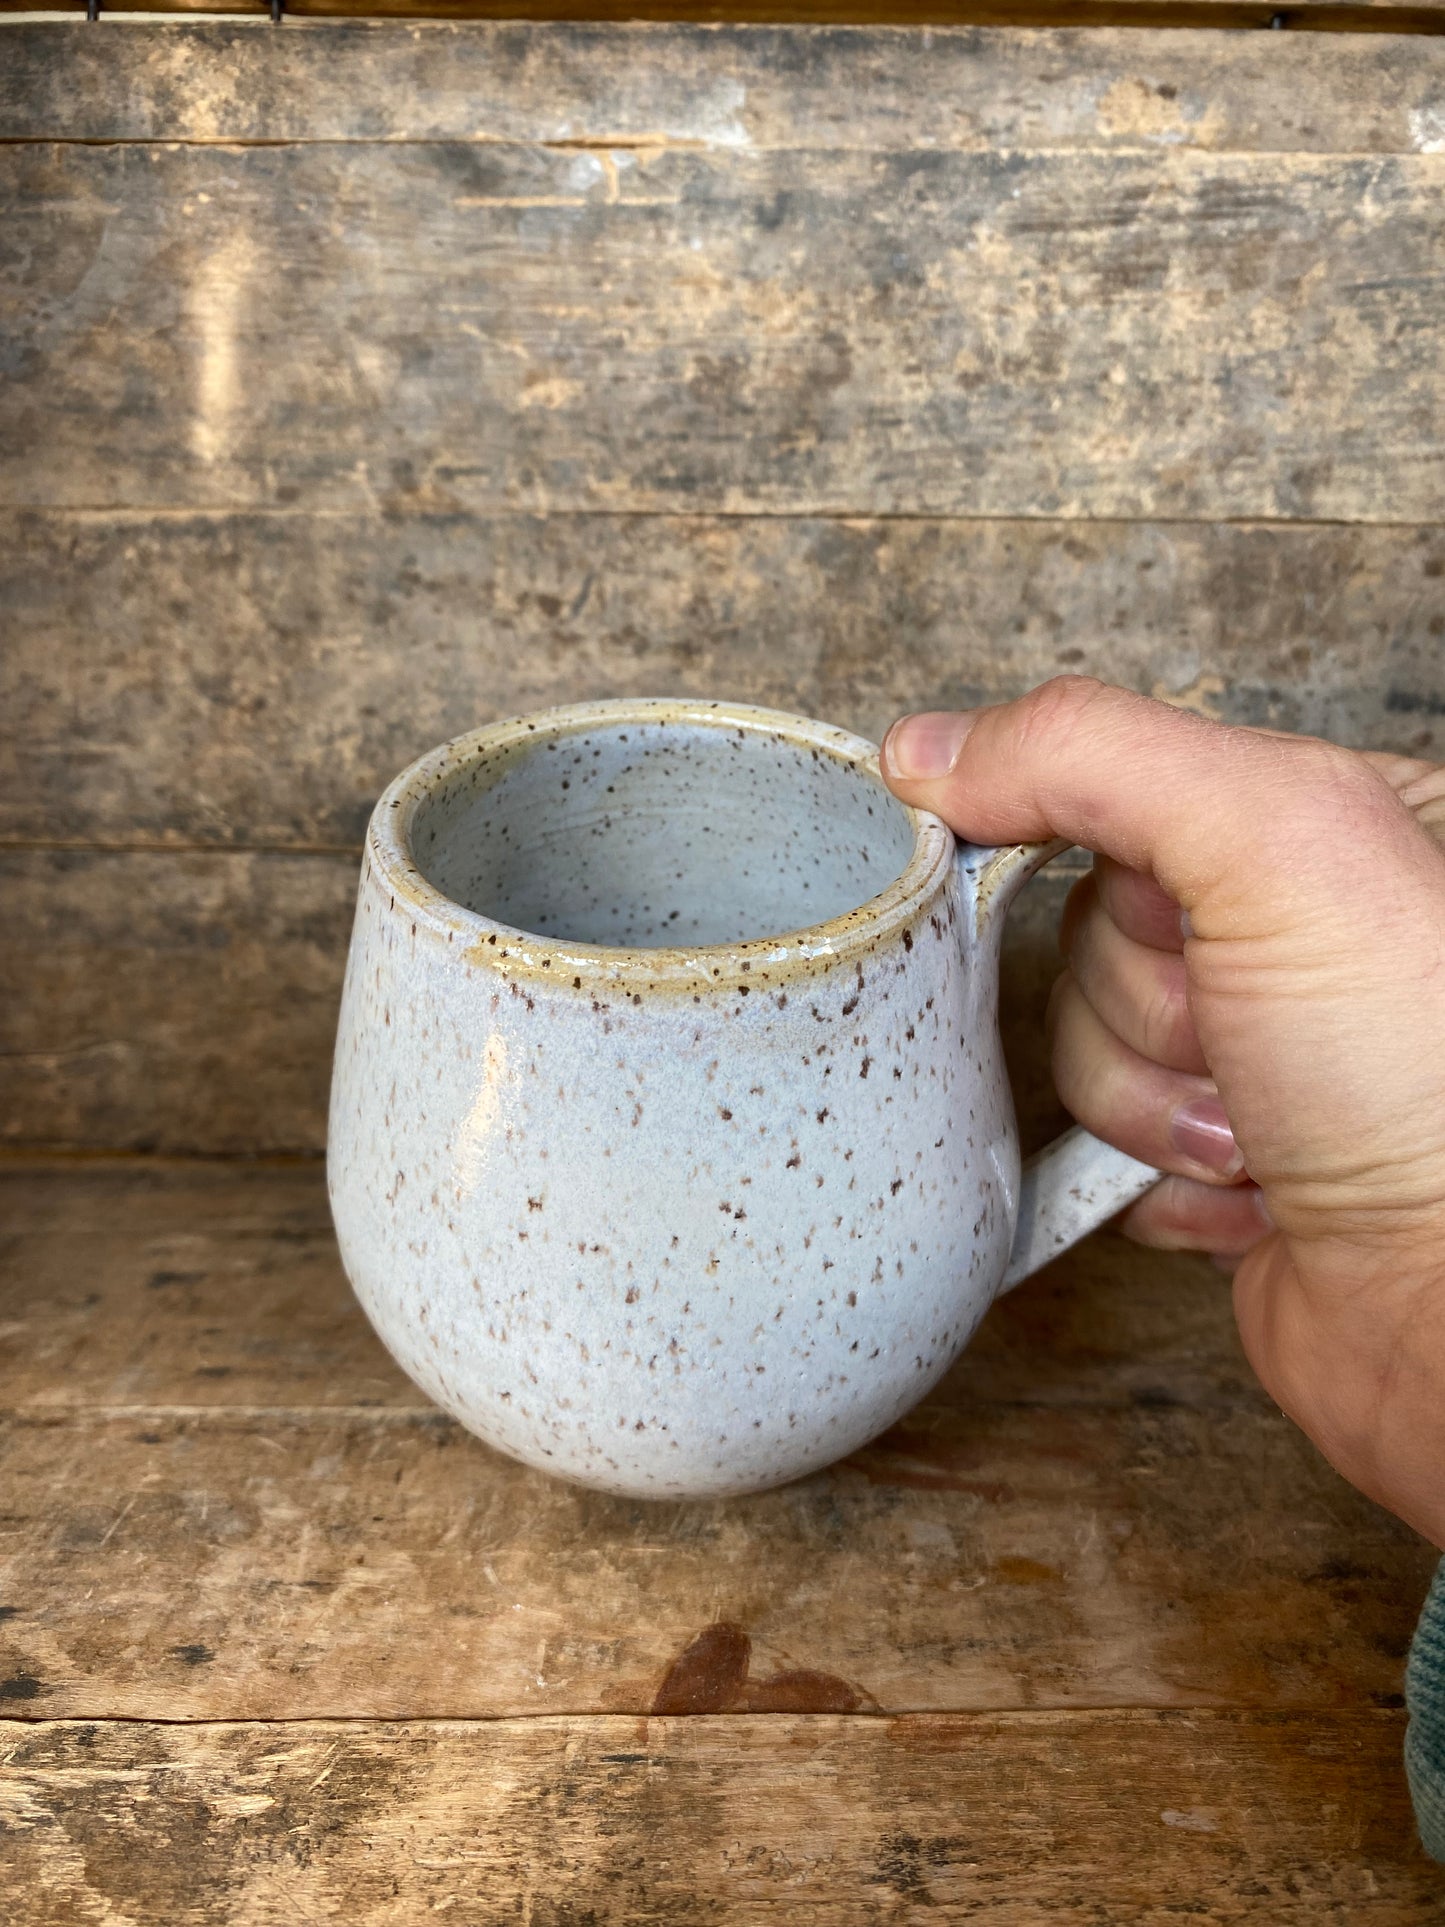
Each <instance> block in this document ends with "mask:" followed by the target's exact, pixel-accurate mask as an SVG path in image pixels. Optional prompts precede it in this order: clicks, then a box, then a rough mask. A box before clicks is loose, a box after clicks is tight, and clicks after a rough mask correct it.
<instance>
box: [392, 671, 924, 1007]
mask: <svg viewBox="0 0 1445 1927" xmlns="http://www.w3.org/2000/svg"><path fill="white" fill-rule="evenodd" d="M668 722H677V723H687V724H691V725H694V726H701V727H704V728H707V727H713V728H726V729H742V730H746V731H748V732H749V733H750V734H754V735H759V736H771V737H775V738H778V739H780V740H782V741H785V742H789V743H792V744H795V745H797V746H798V747H801V748H806V749H816V750H819V751H821V752H823V753H824V754H825V755H828V756H830V757H831V758H833V760H834V761H836V762H839V763H842V764H844V765H845V766H847V767H849V768H852V769H856V770H859V771H861V772H862V773H863V774H864V775H865V776H867V777H869V778H871V780H872V781H873V782H874V783H876V785H877V786H878V788H879V790H880V791H881V793H882V794H883V795H884V796H885V797H886V798H887V799H888V801H889V803H890V804H891V805H893V806H894V807H896V808H897V809H900V810H902V811H903V812H904V813H905V815H906V816H907V818H908V822H909V826H910V828H911V829H912V831H913V849H912V852H911V854H910V856H909V859H908V862H907V863H906V864H905V865H904V867H903V868H902V870H900V871H899V873H898V874H897V875H896V876H895V877H894V878H893V879H892V881H891V882H890V883H889V884H888V885H887V886H886V888H884V889H883V890H880V891H878V892H877V893H876V894H875V895H874V896H871V897H869V898H867V899H866V900H865V901H864V902H862V903H860V904H858V905H856V906H855V907H854V908H853V909H851V910H846V911H843V912H842V913H841V914H840V915H838V916H835V917H830V918H828V919H827V920H826V921H824V922H821V923H814V924H809V925H806V926H804V927H802V928H800V929H797V930H789V931H784V932H781V933H779V934H778V935H777V936H765V937H750V938H747V939H745V940H743V941H738V942H733V943H721V944H691V945H685V946H673V945H669V946H658V947H657V948H655V949H648V948H643V947H641V946H635V947H634V946H624V945H612V944H597V943H584V942H580V941H573V940H571V939H569V938H563V937H546V936H540V935H538V934H537V933H536V932H534V931H527V930H519V929H517V928H516V927H515V926H513V925H511V924H506V923H502V922H501V921H499V920H498V919H497V918H494V917H489V916H486V915H485V914H483V912H481V911H479V910H472V909H470V908H469V907H468V906H467V905H466V904H462V903H458V902H457V901H456V900H455V898H452V897H449V896H447V895H446V894H445V893H444V892H443V891H441V890H439V889H438V888H437V887H436V885H435V884H433V883H431V882H430V881H429V880H428V879H427V878H426V877H425V876H424V875H423V873H422V871H421V870H420V869H419V868H418V866H417V864H416V861H415V859H414V857H413V855H412V848H411V832H412V828H413V825H414V823H415V819H416V814H417V811H418V810H419V809H420V808H421V806H422V805H423V804H424V803H425V802H427V801H429V800H430V798H431V796H432V795H433V794H434V792H435V791H436V789H437V787H438V786H439V785H440V783H441V782H442V781H444V780H445V778H446V777H447V776H449V775H451V774H453V773H455V771H456V770H457V769H458V768H459V767H463V766H465V765H467V764H470V763H474V762H476V761H477V760H478V758H479V757H480V756H482V755H484V754H491V753H495V752H496V751H498V750H504V749H509V748H513V747H515V746H518V745H520V744H522V743H525V742H528V741H546V740H548V739H549V738H558V737H564V736H570V735H575V734H579V733H581V732H583V731H585V730H588V729H593V728H596V727H597V726H598V725H599V724H603V725H612V726H621V725H625V724H627V723H634V724H638V725H643V724H658V723H668ZM954 849H955V844H954V838H953V833H952V831H951V830H950V829H949V828H948V826H947V824H945V823H944V822H943V821H942V819H941V818H939V817H937V816H934V815H933V814H932V813H931V812H929V811H927V810H918V809H914V808H913V807H912V805H910V804H907V803H904V802H903V801H902V800H901V799H900V798H899V797H896V796H895V795H894V794H893V792H892V791H891V790H890V789H888V787H887V785H886V784H885V783H884V782H883V778H882V774H881V772H880V770H879V766H878V746H877V745H876V744H874V743H870V742H869V741H868V740H867V738H866V737H863V736H856V735H854V734H853V733H852V732H851V731H849V730H844V729H837V728H835V727H834V726H833V725H832V724H830V723H822V722H817V721H814V720H812V719H810V718H808V717H804V716H795V715H792V714H791V713H790V712H788V711H787V710H781V709H763V708H759V707H757V706H755V705H753V704H750V703H732V702H709V701H691V700H685V699H682V700H679V699H672V698H667V697H611V698H607V699H604V700H602V701H599V702H587V703H568V704H563V705H560V706H558V707H556V708H551V709H542V710H533V711H530V712H528V713H526V714H522V715H517V716H509V717H506V718H504V719H503V720H501V721H499V722H495V723H488V724H485V725H484V726H483V727H482V728H481V729H475V730H469V731H467V732H466V733H465V734H464V735H461V736H455V737H453V738H452V739H451V740H450V741H449V742H446V743H441V744H438V746H437V747H436V748H435V749H431V750H428V751H427V752H426V754H425V755H423V756H419V757H418V758H417V759H416V761H415V762H413V763H410V764H408V765H407V767H406V768H405V769H404V770H402V771H401V773H400V774H399V775H398V776H396V777H395V778H394V779H393V780H392V782H390V783H389V784H388V785H387V787H386V789H385V790H384V791H383V792H382V794H381V796H380V798H379V799H378V801H377V804H376V807H375V809H374V810H373V811H372V815H371V821H370V824H369V826H368V829H367V838H366V858H367V866H368V868H369V870H370V871H371V873H372V874H373V875H374V876H375V877H376V878H377V880H378V882H379V883H380V884H381V885H382V886H383V887H384V889H385V890H386V891H387V892H388V893H389V894H390V896H391V898H392V902H393V907H395V906H396V905H401V904H404V905H405V906H406V908H407V910H408V911H409V912H410V914H411V917H412V920H413V928H414V929H416V930H423V929H424V930H426V931H427V932H429V933H430V934H431V935H433V936H435V937H437V938H440V939H441V940H442V941H443V942H445V943H447V944H448V945H450V946H452V947H453V948H454V949H455V947H456V946H457V945H458V944H460V945H461V946H462V955H463V957H464V958H465V959H466V960H467V961H469V962H473V963H479V964H486V965H488V966H493V967H498V968H500V969H502V970H503V971H504V972H505V974H507V975H509V976H522V977H527V978H533V979H535V980H537V981H539V982H543V983H547V984H550V985H551V986H554V987H556V988H557V989H559V990H561V989H564V988H566V989H568V990H569V991H571V992H573V993H576V992H577V991H579V990H585V989H587V988H588V987H589V986H591V987H593V988H595V987H596V986H597V985H598V984H600V983H612V984H625V985H627V986H628V987H630V988H634V989H639V990H640V989H642V988H647V989H650V990H654V991H655V990H662V989H667V988H675V989H685V990H690V991H692V992H693V993H694V994H695V995H700V994H701V992H702V991H703V990H706V989H712V990H722V989H726V990H734V991H736V990H741V991H742V992H743V993H744V994H746V993H747V992H749V991H751V990H759V991H761V990H763V989H764V988H766V989H768V990H775V989H777V988H778V987H779V986H780V985H781V984H783V983H784V982H786V981H787V979H789V978H791V977H797V976H800V975H807V976H813V975H817V974H819V973H820V972H821V971H825V970H831V969H833V968H835V967H837V966H838V965H840V964H847V963H852V962H855V961H856V960H857V959H858V958H859V957H861V956H863V955H865V954H866V953H867V952H868V951H870V950H876V949H877V948H878V946H879V945H880V944H881V943H883V942H885V941H886V940H887V939H888V938H890V937H892V936H895V935H898V934H899V933H901V932H902V931H903V930H904V929H905V928H906V927H908V926H909V925H911V924H912V923H914V922H915V921H916V920H917V919H918V918H919V916H920V915H921V914H922V913H923V912H924V911H925V909H926V906H927V905H928V904H929V903H930V902H931V901H932V900H933V898H934V896H935V894H936V893H937V891H938V888H939V886H940V884H941V883H942V882H943V881H944V880H945V879H946V877H947V875H948V873H949V870H950V867H951V864H952V860H953V854H954ZM574 980H575V981H574Z"/></svg>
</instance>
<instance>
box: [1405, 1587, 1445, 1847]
mask: <svg viewBox="0 0 1445 1927" xmlns="http://www.w3.org/2000/svg"><path fill="white" fill-rule="evenodd" d="M1405 1704H1406V1706H1407V1707H1408V1708H1409V1710H1410V1724H1409V1726H1408V1728H1407V1729H1406V1732H1405V1771H1406V1773H1407V1774H1408V1775H1409V1777H1410V1797H1411V1799H1412V1800H1413V1801H1414V1802H1415V1819H1416V1822H1417V1823H1418V1825H1419V1828H1420V1838H1421V1839H1422V1840H1423V1841H1424V1843H1425V1851H1426V1853H1428V1854H1429V1855H1430V1856H1431V1858H1432V1859H1435V1860H1445V1560H1442V1562H1441V1563H1440V1565H1439V1566H1438V1567H1437V1568H1436V1571H1435V1578H1434V1582H1433V1583H1432V1585H1431V1587H1430V1592H1429V1596H1428V1597H1427V1599H1426V1601H1425V1610H1424V1611H1423V1612H1422V1613H1421V1615H1420V1624H1419V1625H1418V1626H1417V1627H1416V1628H1415V1639H1414V1643H1413V1644H1412V1645H1411V1647H1410V1660H1409V1664H1408V1665H1407V1666H1406V1668H1405Z"/></svg>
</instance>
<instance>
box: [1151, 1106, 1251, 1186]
mask: <svg viewBox="0 0 1445 1927" xmlns="http://www.w3.org/2000/svg"><path fill="white" fill-rule="evenodd" d="M1169 1137H1170V1141H1171V1142H1172V1144H1173V1146H1174V1148H1175V1150H1176V1151H1182V1152H1183V1153H1184V1155H1185V1157H1187V1158H1193V1160H1194V1162H1195V1163H1196V1164H1202V1165H1203V1166H1204V1168H1205V1170H1206V1171H1213V1172H1215V1173H1216V1174H1217V1175H1218V1176H1219V1177H1221V1178H1237V1177H1238V1176H1239V1174H1240V1172H1241V1171H1242V1170H1243V1169H1244V1153H1243V1152H1242V1151H1241V1150H1240V1148H1239V1146H1238V1145H1237V1144H1236V1143H1235V1141H1234V1132H1233V1131H1232V1130H1231V1129H1230V1128H1229V1118H1228V1116H1227V1115H1226V1113H1225V1109H1224V1106H1223V1105H1222V1104H1221V1103H1220V1101H1219V1099H1218V1098H1217V1097H1194V1098H1191V1099H1190V1101H1189V1102H1188V1103H1187V1104H1181V1105H1180V1107H1179V1109H1178V1110H1177V1111H1176V1112H1175V1113H1174V1119H1173V1122H1172V1123H1171V1124H1170V1127H1169Z"/></svg>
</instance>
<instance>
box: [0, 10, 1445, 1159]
mask: <svg viewBox="0 0 1445 1927" xmlns="http://www.w3.org/2000/svg"><path fill="white" fill-rule="evenodd" d="M0 35H3V49H0V50H3V56H4V57H3V58H0V339H3V355H4V365H5V372H6V375H7V380H6V382H5V385H4V387H3V389H0V620H3V624H4V642H5V646H4V650H3V655H0V717H3V719H4V723H3V736H0V869H3V872H4V876H5V885H6V889H5V900H6V905H7V914H6V916H5V918H4V919H3V923H0V1051H3V1053H4V1057H3V1060H0V1061H3V1066H4V1069H3V1092H0V1133H3V1137H4V1139H5V1141H8V1142H9V1143H11V1144H15V1145H32V1146H36V1145H38V1146H60V1147H69V1146H85V1147H92V1148H130V1149H162V1150H178V1151H202V1152H232V1153H234V1152H242V1153H246V1152H278V1151H299V1152H314V1151H316V1150H318V1149H319V1148H320V1146H321V1143H322V1132H323V1126H324V1106H325V1091H326V1080H327V1070H328V1060H329V1050H330V1041H331V1032H332V1025H333V1022H334V1006H335V998H336V994H337V988H338V985H339V978H340V967H341V962H342V957H343V952H344V946H345V940H346V929H347V922H348V914H349V900H350V896H351V892H352V887H353V874H354V868H355V862H356V851H357V846H358V839H359V836H360V833H361V829H362V825H363V823H364V820H365V816H366V811H367V807H368V804H369V801H370V799H371V798H372V797H373V796H374V795H375V794H376V792H377V790H378V789H379V787H380V786H381V785H382V783H383V782H384V781H385V780H386V779H387V777H388V776H390V775H391V774H392V773H393V772H394V771H395V769H396V768H398V767H399V766H400V765H401V764H402V763H403V762H405V761H406V760H408V759H409V758H410V757H411V756H412V755H413V754H415V753H416V752H418V751H419V750H421V749H423V748H425V747H426V746H428V745H429V744H431V743H433V742H435V741H437V740H438V739H440V738H442V737H444V736H446V735H448V734H451V733H454V732H456V731H458V730H461V729H464V728H467V727H471V726H473V725H475V724H477V723H479V722H481V721H484V720H486V719H488V718H491V717H495V716H498V715H502V714H505V713H508V712H510V711H513V710H515V709H517V708H519V707H525V706H533V705H536V704H541V703H546V702H551V701H559V700H571V699H577V698H581V697H586V696H594V695H604V694H614V693H626V692H637V693H643V692H647V693H670V692H678V693H706V694H715V695H726V696H734V697H740V698H745V699H748V700H754V701H763V702H770V703H777V704H781V705H784V706H788V707H794V708H797V709H800V710H803V711H806V712H810V713H814V714H819V715H823V716H826V717H828V718H830V719H833V720H836V721H839V722H843V723H847V724H851V725H853V726H855V727H860V728H862V729H864V730H867V731H869V732H872V733H875V734H876V733H877V732H879V731H880V730H881V729H882V728H883V727H884V726H885V725H886V723H887V721H888V719H889V717H890V716H891V715H892V714H894V713H895V712H897V711H898V710H900V709H902V708H906V707H909V706H911V705H916V704H934V703H938V702H976V701H980V700H987V699H990V698H994V697H997V696H1003V695H1007V694H1009V693H1011V692H1013V691H1016V690H1018V689H1020V688H1022V687H1025V686H1027V685H1028V684H1029V683H1031V682H1033V681H1035V680H1037V679H1039V678H1041V677H1043V676H1045V675H1048V674H1049V673H1051V672H1053V671H1054V670H1055V669H1058V668H1064V667H1067V668H1085V669H1092V670H1095V671H1097V672H1099V673H1101V674H1105V675H1108V676H1111V677H1113V678H1116V679H1118V680H1121V681H1124V682H1126V683H1129V684H1132V685H1134V686H1136V687H1139V688H1142V689H1146V690H1156V691H1158V692H1159V693H1161V694H1164V695H1167V696H1170V697H1171V698H1172V699H1174V700H1177V701H1181V702H1185V703H1188V704H1191V705H1193V706H1196V707H1198V708H1201V709H1203V710H1205V711H1206V712H1208V713H1211V714H1217V715H1220V716H1224V717H1228V718H1234V719H1238V720H1244V721H1258V722H1268V723H1273V724H1277V725H1281V726H1284V727H1287V728H1305V729H1313V730H1319V731H1322V732H1324V733H1327V734H1330V735H1332V736H1335V737H1338V738H1339V739H1341V740H1348V741H1356V742H1360V743H1363V744H1373V745H1386V744H1389V745H1398V746H1404V747H1407V748H1413V749H1415V750H1418V751H1419V752H1421V753H1424V754H1442V755H1445V530H1442V527H1441V523H1442V515H1445V335H1442V328H1441V322H1440V316H1441V313H1442V301H1441V289H1442V277H1445V221H1442V216H1441V209H1442V206H1445V105H1442V103H1445V46H1441V45H1440V44H1438V43H1437V42H1436V41H1433V40H1429V39H1419V38H1416V39H1402V38H1394V37H1389V36H1384V37H1381V36H1362V37H1342V36H1328V37H1327V36H1292V35H1279V34H1275V35H1268V36H1266V35H1248V34H1224V33H1220V34H1212V33H1200V34H1163V33H1160V34H1154V33H1149V32H1122V31H1121V32H1107V31H1106V32H1094V33H1071V32H1058V31H1042V32H1036V33H1018V32H1012V33H995V32H989V31H981V30H972V29H954V30H948V31H937V32H931V33H928V34H922V33H918V32H908V31H891V30H887V29H869V30H852V29H847V28H797V27H793V28H740V27H733V28H718V29H712V28H694V27H686V26H669V27H656V28H625V27H598V26H585V25H578V26H569V27H552V28H547V27H539V26H536V25H528V24H482V23H473V24H469V25H465V26H452V25H446V24H440V23H433V24H426V25H421V24H414V25H410V26H400V25H383V24H363V23H357V22H351V23H333V24H329V25H325V26H320V25H317V26H312V27H305V26H294V27H291V26H288V27H287V28H286V29H284V30H283V31H280V32H273V31H271V30H270V29H269V28H265V29H263V28H262V27H260V26H258V25H253V24H250V23H235V24H229V25H228V24H194V25H166V26H164V27H161V26H155V27H151V26H144V25H125V24H115V25H112V26H109V27H107V28H106V30H105V31H104V33H100V32H99V31H95V32H92V31H90V30H88V29H85V28H83V27H80V26H76V25H72V24H60V23H50V24H15V25H11V26H5V27H0ZM1058 894H1059V888H1058V886H1057V885H1055V886H1054V887H1053V891H1052V899H1053V901H1055V902H1056V900H1057V896H1058ZM1051 914H1052V908H1051V903H1050V900H1049V897H1048V893H1047V892H1045V894H1044V896H1042V897H1041V898H1040V899H1039V900H1038V902H1037V903H1036V905H1035V907H1034V909H1033V911H1032V913H1031V915H1030V916H1028V917H1026V918H1025V920H1024V922H1023V924H1022V925H1021V929H1020V934H1019V936H1018V938H1017V940H1016V942H1015V947H1014V957H1015V974H1016V978H1017V986H1016V994H1015V1003H1014V1010H1015V1025H1016V1028H1017V1029H1018V1031H1019V1033H1020V1035H1022V1034H1023V1033H1024V1031H1025V1030H1027V1029H1028V1028H1029V1021H1028V1020H1029V1019H1030V1017H1031V1016H1035V1015H1036V1011H1037V999H1038V996H1039V995H1040V994H1041V991H1042V985H1043V983H1044V981H1045V977H1046V942H1045V931H1046V926H1047V923H1048V920H1049V916H1050V915H1051ZM1024 1057H1025V1079H1026V1083H1027V1082H1028V1081H1029V1080H1030V1079H1032V1083H1031V1084H1030V1088H1037V1087H1038V1061H1037V1060H1038V1052H1037V1047H1036V1045H1035V1046H1034V1047H1033V1049H1032V1052H1031V1054H1030V1053H1029V1052H1027V1051H1026V1052H1025V1053H1024ZM1030 1066H1031V1067H1032V1068H1031V1069H1030ZM1035 1109H1036V1111H1037V1115H1038V1118H1039V1120H1040V1123H1042V1121H1043V1120H1044V1116H1045V1112H1046V1110H1047V1103H1046V1100H1045V1099H1044V1098H1043V1096H1042V1095H1040V1096H1039V1097H1038V1098H1037V1100H1036V1104H1035Z"/></svg>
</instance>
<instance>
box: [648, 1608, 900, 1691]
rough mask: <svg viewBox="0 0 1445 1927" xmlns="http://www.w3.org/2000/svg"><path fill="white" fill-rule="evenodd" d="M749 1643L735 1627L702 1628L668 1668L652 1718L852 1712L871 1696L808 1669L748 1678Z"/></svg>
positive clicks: (719, 1623)
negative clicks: (717, 1714)
mask: <svg viewBox="0 0 1445 1927" xmlns="http://www.w3.org/2000/svg"><path fill="white" fill-rule="evenodd" d="M752 1650H753V1643H752V1640H751V1639H750V1638H749V1637H748V1635H747V1633H746V1632H745V1631H744V1630H743V1628H742V1627H741V1626H738V1625H735V1624H734V1623H733V1622H732V1621H731V1620H719V1621H717V1622H716V1624H714V1625H711V1626H704V1627H703V1629H702V1631H701V1632H700V1633H699V1634H698V1635H697V1638H696V1639H694V1640H692V1641H691V1642H690V1643H689V1644H688V1645H686V1646H684V1647H683V1649H682V1651H681V1652H680V1653H679V1654H678V1656H677V1658H676V1659H675V1660H674V1661H673V1662H672V1664H671V1666H669V1667H668V1669H667V1673H666V1675H665V1676H664V1678H663V1682H662V1685H661V1686H660V1687H659V1688H658V1691H657V1697H656V1699H655V1700H654V1701H653V1704H652V1710H653V1712H654V1713H673V1714H677V1713H739V1712H746V1713H856V1712H857V1711H858V1710H859V1708H860V1707H864V1706H867V1707H870V1708H871V1707H873V1706H875V1705H876V1701H874V1700H873V1699H872V1697H871V1695H869V1694H867V1693H864V1692H863V1691H862V1690H861V1689H860V1688H858V1687H856V1686H853V1685H851V1684H850V1683H849V1682H848V1681H847V1680H846V1679H840V1678H839V1676H838V1675H837V1674H836V1673H824V1672H820V1671H818V1670H817V1669H816V1668H814V1667H811V1666H791V1667H785V1668H783V1669H781V1670H780V1671H778V1672H774V1673H771V1674H769V1675H768V1676H767V1677H766V1678H764V1679H749V1677H748V1669H749V1666H750V1665H751V1663H752Z"/></svg>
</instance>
